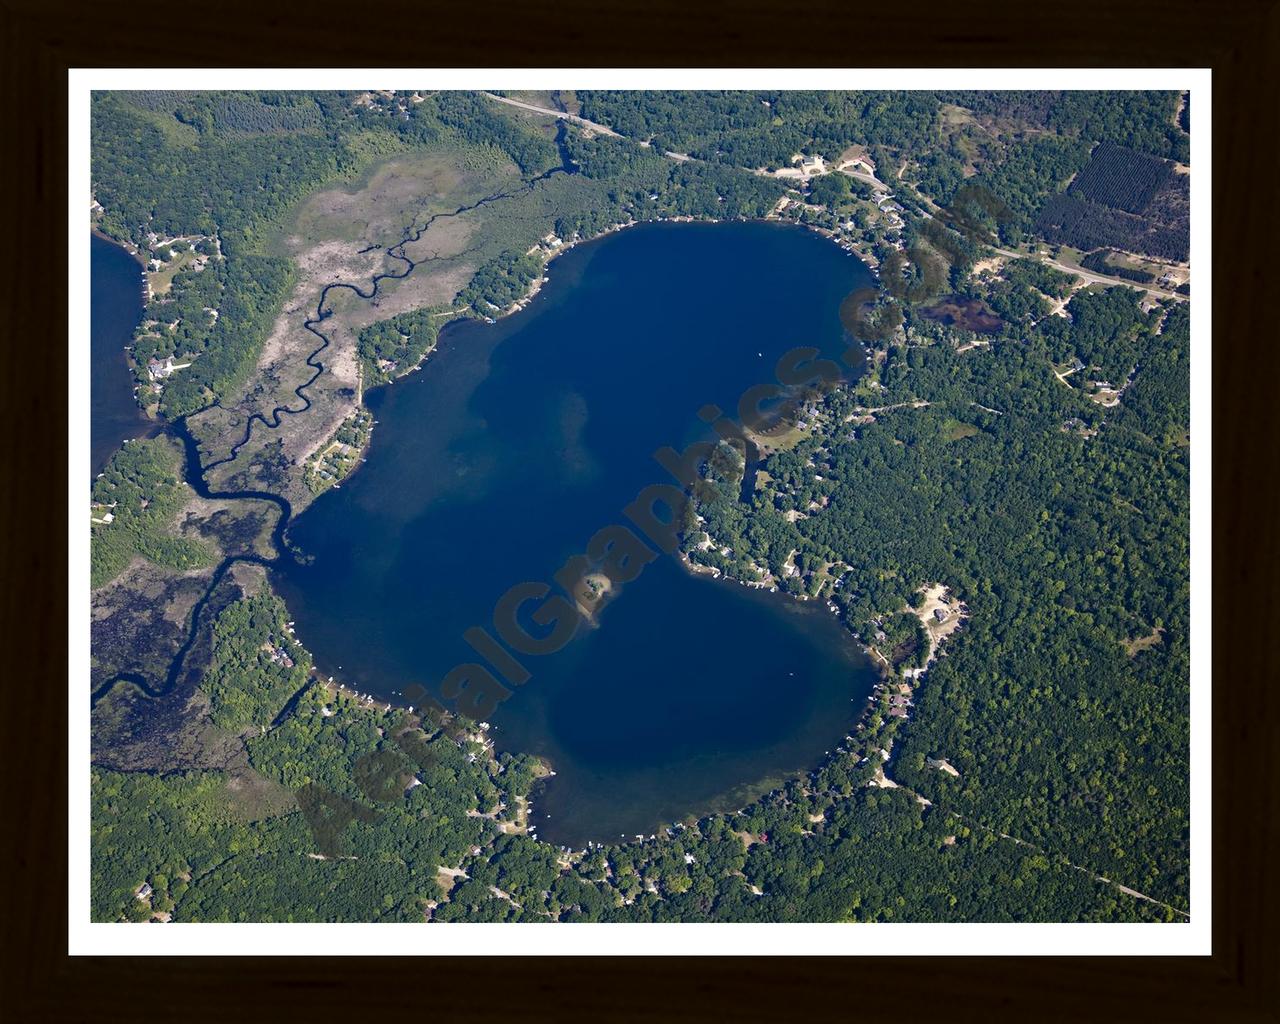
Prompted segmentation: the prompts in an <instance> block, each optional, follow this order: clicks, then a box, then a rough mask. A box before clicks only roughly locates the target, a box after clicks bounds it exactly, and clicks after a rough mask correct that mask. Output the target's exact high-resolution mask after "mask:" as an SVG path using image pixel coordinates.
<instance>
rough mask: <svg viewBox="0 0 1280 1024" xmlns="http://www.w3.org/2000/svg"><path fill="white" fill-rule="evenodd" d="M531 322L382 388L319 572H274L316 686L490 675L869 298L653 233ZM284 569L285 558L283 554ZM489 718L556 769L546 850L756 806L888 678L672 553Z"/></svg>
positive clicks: (312, 542)
mask: <svg viewBox="0 0 1280 1024" xmlns="http://www.w3.org/2000/svg"><path fill="white" fill-rule="evenodd" d="M549 276H550V278H551V280H550V282H549V283H548V284H546V285H544V287H543V289H542V292H541V293H540V294H539V295H538V296H537V298H536V299H535V300H534V301H533V302H532V303H531V305H530V306H529V308H528V309H526V310H525V311H524V312H522V313H519V314H517V315H515V316H513V317H509V318H507V319H504V320H502V321H499V322H498V323H497V324H484V323H480V322H467V323H460V324H455V325H452V326H450V327H448V328H446V329H445V331H444V332H443V333H442V336H441V339H440V344H439V346H438V348H437V349H436V351H435V352H434V353H433V354H432V355H431V356H430V358H429V359H428V361H427V363H426V364H425V366H424V367H423V369H422V370H421V371H420V372H418V373H415V374H413V375H411V376H409V377H408V378H405V379H404V380H401V381H399V382H397V383H396V384H394V385H392V386H390V387H387V388H383V389H380V390H377V391H375V392H373V393H371V394H370V395H369V396H368V403H369V406H370V408H371V409H372V411H373V414H374V416H375V418H376V420H377V426H376V427H375V428H374V434H373V441H372V444H371V447H370V449H369V451H368V453H367V464H365V465H363V466H361V467H360V468H359V471H358V472H357V473H355V474H354V475H353V476H352V477H350V478H349V479H348V480H347V481H346V482H344V483H343V484H342V486H341V488H340V489H338V490H333V491H330V492H328V493H327V494H325V495H324V496H322V497H321V498H319V499H318V500H317V501H316V502H315V503H314V504H313V505H312V506H311V507H310V508H309V509H308V510H307V511H305V512H304V513H303V514H302V515H300V516H299V517H298V518H297V519H296V520H295V521H294V523H293V525H292V527H291V530H290V538H291V540H292V542H293V543H294V544H295V545H296V546H297V547H299V548H300V549H301V550H302V551H304V552H305V553H306V554H307V555H308V556H309V558H310V560H309V561H308V562H307V563H306V564H298V565H289V564H284V563H282V564H281V565H280V566H279V567H278V568H277V570H275V571H274V572H273V579H274V582H275V584H276V586H277V588H278V589H279V590H280V592H281V594H282V595H283V596H284V598H285V600H286V601H287V603H288V606H289V609H290V611H291V613H292V615H293V617H294V619H295V620H296V622H297V634H298V636H299V638H300V639H301V640H302V641H303V643H305V644H306V645H307V646H308V647H309V648H310V649H311V650H312V651H313V652H314V653H315V655H316V658H317V662H318V664H319V667H320V669H321V671H322V672H324V673H326V674H330V673H331V674H333V675H334V676H335V677H337V678H338V679H340V680H341V681H343V682H345V683H347V684H348V685H349V686H354V687H356V688H357V689H359V690H361V691H366V692H371V693H373V694H376V695H380V696H383V697H386V698H389V699H395V700H397V701H398V700H400V699H401V697H400V694H401V691H403V690H404V689H405V687H406V686H408V685H409V684H411V683H420V684H422V685H425V686H427V687H428V688H429V689H432V690H435V689H437V688H438V686H439V682H440V680H441V679H442V678H443V676H444V675H445V673H446V672H448V670H449V669H451V668H452V667H454V666H455V665H458V664H460V663H463V662H470V661H477V660H479V659H478V658H477V657H476V654H475V652H474V651H473V650H472V649H471V648H470V647H468V646H467V645H466V644H465V643H464V642H463V640H462V634H463V632H464V631H465V630H466V629H467V628H468V627H471V626H477V625H478V626H483V627H485V628H487V629H489V630H490V632H492V631H493V628H492V622H493V610H494V605H495V602H497V600H498V599H499V598H500V597H501V596H502V595H503V593H504V592H505V591H507V590H508V588H510V587H511V586H513V585H514V584H518V583H521V582H524V581H541V580H548V581H549V580H551V579H552V577H553V575H554V573H555V572H556V570H557V569H559V568H560V567H561V566H562V565H563V564H564V563H565V561H566V559H568V558H569V557H570V556H572V555H574V554H577V553H579V552H581V551H582V550H583V549H584V547H585V545H586V543H587V541H588V539H589V538H590V537H591V536H592V535H593V534H594V533H595V532H596V531H597V530H599V529H600V528H602V527H604V526H607V525H610V524H613V523H626V522H627V520H626V518H625V517H624V515H623V509H624V507H625V506H626V505H627V504H628V503H629V502H631V501H632V500H633V499H634V498H635V497H636V495H637V493H638V492H639V491H640V490H641V489H642V488H644V487H645V486H646V485H649V484H653V483H663V482H670V478H669V477H668V476H667V474H666V473H665V471H664V470H663V469H662V468H661V467H660V466H659V464H658V463H657V462H656V461H655V460H654V458H653V453H654V452H655V451H656V450H657V449H659V448H660V447H662V446H664V445H672V446H673V447H676V448H682V447H683V446H684V445H686V444H688V443H689V442H691V441H693V440H696V439H699V438H702V437H704V436H707V428H706V427H705V426H704V425H703V424H702V423H701V422H700V421H699V419H698V418H697V415H696V414H697V411H698V410H699V409H700V408H701V407H702V406H704V405H706V404H707V403H715V404H717V405H719V406H720V407H722V408H724V409H727V410H733V409H736V407H737V403H738V399H739V397H740V396H741V395H742V393H743V392H744V391H746V390H747V389H748V388H750V387H752V386H754V385H757V384H768V383H771V382H773V380H774V365H775V363H776V361H777V359H778V357H779V356H780V355H781V354H782V353H783V352H785V351H787V350H789V349H792V348H794V347H796V346H798V345H812V346H816V347H819V348H821V349H823V351H824V354H825V355H827V356H829V357H832V358H834V357H837V356H838V355H839V354H840V353H841V352H842V351H844V348H845V345H846V339H845V336H844V332H843V329H842V327H841V324H840V318H839V306H840V302H841V300H842V299H843V298H844V297H845V296H846V295H848V294H849V293H850V292H851V291H852V290H853V289H855V288H858V287H862V286H865V285H867V284H870V283H873V282H872V279H871V277H870V275H869V273H868V271H867V270H866V268H865V267H864V266H863V264H862V263H861V262H859V261H858V260H857V259H854V258H852V257H850V256H849V255H847V254H846V253H845V252H843V251H842V250H840V249H839V248H837V247H836V246H834V245H832V244H831V243H830V242H828V241H826V240H825V239H823V238H821V237H820V236H818V235H816V234H814V233H812V232H808V231H805V230H803V229H799V228H794V227H788V226H782V225H773V224H762V223H754V224H722V225H698V224H678V225H677V224H659V225H648V226H644V227H638V228H632V229H629V230H626V231H623V232H619V233H617V234H615V235H612V236H609V237H608V238H605V239H602V240H599V241H596V242H592V243H589V244H587V245H582V246H578V247H576V248H575V249H573V250H571V251H570V252H568V253H566V254H565V255H564V256H562V257H560V258H559V259H557V260H556V261H554V263H552V264H551V268H550V272H549ZM287 561H288V560H285V562H286V563H287ZM521 661H522V663H523V664H524V665H525V667H526V668H527V669H528V670H529V671H530V673H531V678H530V679H529V681H528V682H526V683H525V684H524V685H523V686H520V687H518V688H515V690H514V692H513V694H512V696H511V697H510V699H508V700H507V701H505V702H504V703H503V704H501V705H500V706H499V707H498V709H497V710H496V711H495V712H494V713H493V715H492V716H491V717H490V721H491V724H492V726H493V736H494V738H495V741H496V742H497V744H498V746H499V748H500V749H509V750H513V751H515V750H523V751H528V752H531V753H536V754H539V755H542V756H544V757H545V758H546V759H547V760H548V761H550V763H551V764H552V766H553V767H554V768H555V770H556V776H555V777H554V778H552V779H550V780H548V782H547V783H546V784H545V785H544V786H543V787H542V788H541V789H540V790H539V791H538V792H537V794H536V797H535V806H534V813H533V822H534V824H535V825H536V826H537V829H538V834H539V836H540V837H543V838H546V839H548V840H550V841H552V842H557V843H565V844H569V845H573V846H580V845H581V844H583V843H584V842H585V841H586V840H588V839H594V840H606V839H617V838H619V837H620V836H621V835H627V836H631V835H634V834H636V833H641V834H645V835H647V834H649V833H650V832H652V831H654V830H655V829H656V828H657V827H659V826H660V825H661V824H662V823H664V822H669V821H676V820H680V819H683V818H685V817H688V816H689V815H691V814H693V815H700V814H703V813H706V812H709V811H712V810H722V809H727V808H731V807H737V806H741V805H742V804H743V803H744V802H745V801H746V800H747V799H749V798H750V797H751V796H752V795H754V794H755V793H758V792H760V791H761V790H763V789H768V788H771V787H772V786H773V785H774V784H776V783H777V782H779V781H781V780H782V779H783V778H785V777H786V776H787V775H789V774H792V773H795V772H797V771H800V770H804V769H806V768H809V767H812V766H814V765H816V764H817V763H818V762H819V761H821V760H822V758H823V756H824V752H825V751H827V750H829V749H831V748H833V747H834V746H835V744H837V743H838V742H839V741H840V739H841V738H842V737H843V736H844V735H845V734H846V733H847V731H848V730H849V728H850V727H851V725H852V723H853V721H854V720H855V719H856V716H857V714H858V713H859V712H860V711H861V708H862V705H863V702H864V700H865V698H866V696H867V694H868V692H869V691H870V688H871V686H872V685H873V684H874V681H875V678H876V673H875V670H874V668H873V666H872V665H871V664H870V662H869V661H868V660H867V658H866V657H865V656H864V655H862V654H861V652H860V651H859V650H858V649H857V646H856V644H855V643H854V642H853V640H852V638H851V637H850V636H849V635H848V634H847V632H846V631H845V630H844V629H843V627H841V626H840V625H839V623H838V622H837V621H836V620H835V618H834V616H832V615H831V614H830V613H828V612H827V610H826V609H825V607H822V606H819V605H817V604H814V603H801V602H797V601H793V600H791V599H789V598H786V597H784V596H783V595H781V594H770V593H766V592H762V591H756V590H749V589H747V588H745V587H741V586H738V585H736V584H731V583H726V582H719V581H715V580H711V579H708V578H705V577H695V576H693V575H691V574H689V573H688V572H686V571H685V570H684V568H683V567H682V566H681V564H680V563H679V562H678V561H676V560H675V559H674V558H672V557H669V556H662V557H660V558H658V559H657V560H656V561H655V562H653V563H652V564H651V565H649V566H648V567H647V568H645V569H644V570H643V572H642V573H641V574H640V576H639V578H637V579H635V580H634V581H632V582H630V583H627V584H625V586H623V587H622V588H621V590H620V591H619V592H618V593H617V594H616V595H613V596H612V599H611V600H610V601H609V602H608V603H607V605H606V606H605V607H604V608H603V610H602V612H601V613H600V615H599V620H598V622H597V623H595V624H594V625H593V626H584V627H582V628H580V629H579V630H578V633H577V635H576V637H575V639H574V640H573V641H572V642H571V643H569V644H568V646H567V647H565V648H564V649H563V650H561V651H560V652H558V653H556V654H552V655H549V656H545V657H529V656H523V657H522V658H521Z"/></svg>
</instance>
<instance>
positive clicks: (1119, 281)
mask: <svg viewBox="0 0 1280 1024" xmlns="http://www.w3.org/2000/svg"><path fill="white" fill-rule="evenodd" d="M483 95H485V96H487V97H489V99H491V100H496V101H497V102H499V103H505V104H507V105H508V106H512V107H519V108H520V109H521V110H530V111H533V112H534V113H535V114H547V115H549V116H550V117H561V118H564V119H565V120H566V121H572V122H573V123H574V124H580V125H582V126H583V127H584V128H590V129H592V130H593V131H597V132H599V133H600V134H602V135H609V136H612V137H613V138H615V139H621V138H625V136H623V135H620V134H619V133H618V132H615V131H614V130H613V129H612V128H609V127H606V126H605V125H602V124H597V123H596V122H595V121H588V120H587V119H586V118H585V117H579V116H578V115H577V114H567V113H565V112H564V111H563V110H552V109H551V108H550V107H539V106H537V105H536V104H533V103H525V102H524V101H523V100H513V99H511V98H510V97H508V96H499V95H497V94H496V93H492V92H486V93H484V94H483ZM666 155H667V156H669V157H671V159H673V160H682V161H683V160H690V159H692V157H690V156H688V155H687V154H685V153H667V154H666ZM838 173H840V174H847V175H849V177H851V178H857V179H858V180H859V181H865V182H866V183H867V184H868V185H872V186H874V187H876V188H880V189H884V190H885V191H886V192H888V191H889V186H887V185H886V184H885V183H884V182H883V181H881V180H880V179H879V178H877V177H876V176H875V175H874V174H866V173H864V172H862V171H850V170H842V171H839V172H838ZM925 201H926V203H928V205H929V206H930V207H932V208H933V209H935V210H936V209H937V206H936V204H934V203H933V201H932V200H929V199H927V198H925ZM992 248H993V249H995V251H996V252H998V253H1000V254H1001V255H1002V256H1011V257H1013V258H1015V259H1034V260H1038V261H1039V262H1041V263H1047V264H1048V265H1049V266H1051V267H1053V268H1054V269H1055V270H1061V271H1062V272H1063V273H1065V274H1074V275H1075V276H1076V277H1079V278H1081V279H1083V280H1084V282H1085V283H1086V284H1105V285H1108V286H1114V285H1123V286H1124V287H1126V288H1136V289H1138V290H1139V291H1144V292H1148V293H1150V294H1151V295H1155V296H1157V297H1159V298H1162V299H1174V300H1175V301H1183V300H1185V298H1186V296H1185V295H1179V294H1177V293H1176V292H1171V291H1166V290H1165V289H1163V288H1156V287H1154V286H1152V285H1143V284H1139V283H1138V282H1137V281H1127V280H1125V279H1124V278H1122V277H1108V276H1106V275H1104V274H1095V273H1093V272H1092V271H1088V270H1081V269H1079V268H1078V267H1069V266H1067V265H1066V264H1065V263H1059V262H1057V261H1056V260H1052V259H1050V258H1049V257H1048V256H1028V255H1027V254H1026V253H1020V252H1014V251H1013V250H1011V249H998V248H996V247H995V246H992Z"/></svg>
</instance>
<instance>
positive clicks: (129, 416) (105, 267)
mask: <svg viewBox="0 0 1280 1024" xmlns="http://www.w3.org/2000/svg"><path fill="white" fill-rule="evenodd" d="M89 254H90V267H89V333H90V341H89V366H90V374H91V376H90V389H89V407H90V408H89V423H90V427H89V456H90V462H91V464H92V466H91V468H92V475H94V476H96V475H97V474H98V473H100V472H101V471H102V467H103V466H105V465H106V464H107V460H108V459H110V458H111V455H112V453H113V452H114V451H115V450H116V449H117V448H119V447H120V445H121V443H122V442H123V441H125V440H126V439H128V438H134V437H146V436H149V435H150V434H151V433H153V432H154V431H155V429H156V424H155V423H154V422H152V421H151V420H149V419H147V418H146V416H144V415H143V414H142V410H141V409H139V408H138V405H137V403H136V402H135V401H134V399H133V374H132V373H131V372H130V371H129V364H128V363H127V362H126V361H125V354H124V349H125V346H126V345H128V344H129V343H130V341H131V340H132V339H133V329H134V328H135V327H137V326H138V321H139V320H140V319H141V318H142V310H143V301H142V267H141V265H140V264H139V263H138V261H137V260H136V259H134V258H133V257H132V256H131V255H129V253H127V252H126V251H125V250H124V249H122V248H120V246H118V245H115V244H114V243H112V242H108V241H107V240H106V239H105V238H99V237H98V236H97V235H93V234H91V235H90V236H89Z"/></svg>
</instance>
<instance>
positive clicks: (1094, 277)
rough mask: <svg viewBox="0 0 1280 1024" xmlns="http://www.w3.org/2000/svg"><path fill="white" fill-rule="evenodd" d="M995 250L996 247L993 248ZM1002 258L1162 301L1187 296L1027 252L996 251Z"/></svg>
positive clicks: (1180, 299)
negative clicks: (1034, 263)
mask: <svg viewBox="0 0 1280 1024" xmlns="http://www.w3.org/2000/svg"><path fill="white" fill-rule="evenodd" d="M992 248H993V249H995V246H992ZM995 251H996V252H998V253H1000V255H1001V256H1012V257H1013V258H1014V259H1033V260H1037V261H1039V262H1040V263H1047V264H1048V265H1049V266H1051V267H1053V268H1054V269H1055V270H1061V271H1062V272H1063V273H1064V274H1074V275H1075V276H1076V277H1079V278H1082V279H1083V280H1084V282H1085V283H1086V284H1105V285H1117V284H1119V285H1124V286H1125V287H1127V288H1136V289H1138V291H1142V292H1150V293H1151V294H1152V295H1156V296H1159V297H1160V298H1162V299H1175V300H1177V301H1179V302H1180V301H1183V300H1184V299H1186V296H1185V295H1179V294H1178V293H1177V292H1171V291H1166V290H1165V289H1164V288H1156V287H1155V286H1154V285H1148V284H1139V283H1138V282H1137V281H1126V280H1125V279H1124V278H1123V277H1107V276H1106V275H1105V274H1095V273H1093V272H1092V271H1089V270H1081V269H1080V268H1079V267H1070V266H1068V265H1067V264H1065V263H1059V262H1058V261H1057V260H1051V259H1050V258H1049V257H1048V256H1028V255H1027V254H1026V253H1025V252H1014V251H1013V250H1012V249H995Z"/></svg>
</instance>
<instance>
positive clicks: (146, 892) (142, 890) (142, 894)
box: [133, 882, 151, 900]
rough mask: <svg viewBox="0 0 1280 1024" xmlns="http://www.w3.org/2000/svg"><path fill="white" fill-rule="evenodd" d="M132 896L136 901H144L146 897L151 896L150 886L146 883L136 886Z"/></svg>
mask: <svg viewBox="0 0 1280 1024" xmlns="http://www.w3.org/2000/svg"><path fill="white" fill-rule="evenodd" d="M133 894H134V896H136V897H137V898H138V899H140V900H145V899H146V898H147V897H148V896H150V895H151V886H150V885H148V884H147V883H146V882H143V883H142V884H141V885H140V886H138V888H136V889H134V890H133Z"/></svg>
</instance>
